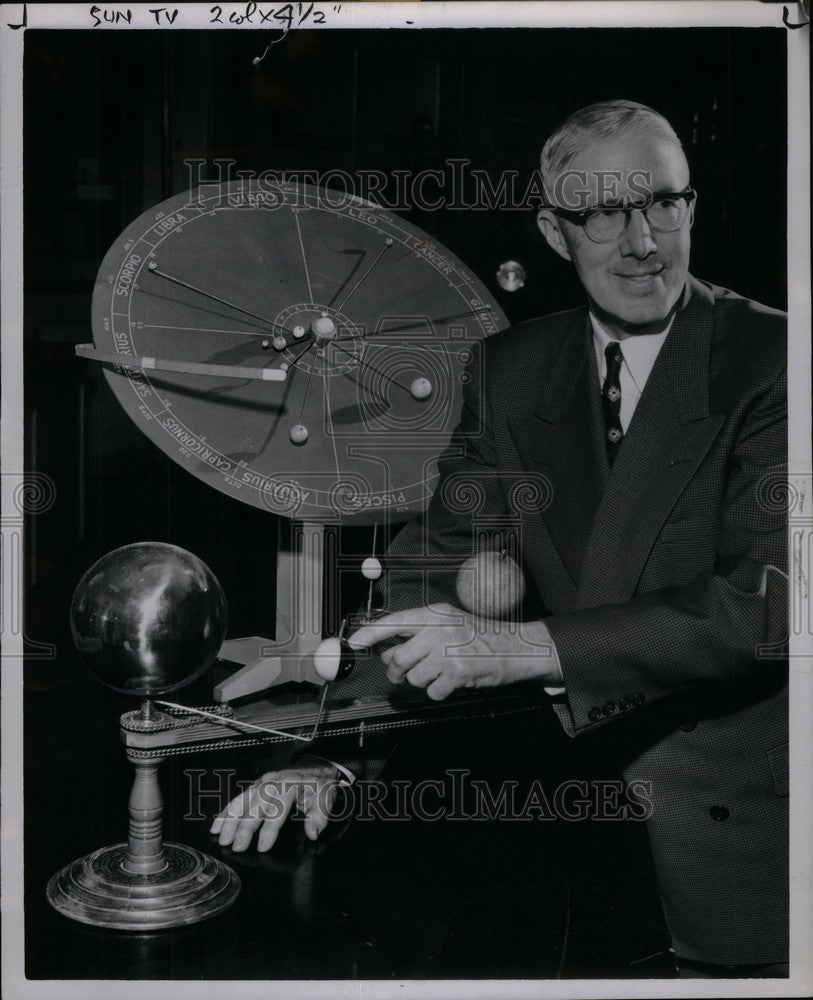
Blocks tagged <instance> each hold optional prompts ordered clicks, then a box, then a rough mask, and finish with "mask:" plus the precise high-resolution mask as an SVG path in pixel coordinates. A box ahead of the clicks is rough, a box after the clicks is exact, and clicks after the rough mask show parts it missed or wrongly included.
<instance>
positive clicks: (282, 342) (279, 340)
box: [274, 334, 288, 351]
mask: <svg viewBox="0 0 813 1000" xmlns="http://www.w3.org/2000/svg"><path fill="white" fill-rule="evenodd" d="M287 346H288V341H287V340H286V339H285V337H283V336H282V334H277V336H276V337H274V347H275V348H276V349H277V350H278V351H284V350H285V348H286V347H287Z"/></svg>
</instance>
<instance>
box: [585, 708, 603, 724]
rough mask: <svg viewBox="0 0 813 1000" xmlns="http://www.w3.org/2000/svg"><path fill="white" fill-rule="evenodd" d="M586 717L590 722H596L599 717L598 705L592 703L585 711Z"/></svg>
mask: <svg viewBox="0 0 813 1000" xmlns="http://www.w3.org/2000/svg"><path fill="white" fill-rule="evenodd" d="M587 718H588V719H589V720H590V721H591V722H598V720H599V719H600V718H601V709H600V708H599V707H598V705H593V707H592V708H591V709H590V711H589V712H588V713H587Z"/></svg>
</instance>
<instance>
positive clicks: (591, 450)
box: [508, 310, 609, 600]
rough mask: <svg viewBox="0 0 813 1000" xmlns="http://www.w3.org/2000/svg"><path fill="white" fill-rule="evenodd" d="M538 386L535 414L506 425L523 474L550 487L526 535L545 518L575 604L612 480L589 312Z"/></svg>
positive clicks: (523, 412)
mask: <svg viewBox="0 0 813 1000" xmlns="http://www.w3.org/2000/svg"><path fill="white" fill-rule="evenodd" d="M540 383H541V386H542V389H541V393H540V394H539V395H538V396H537V398H536V404H535V406H534V408H533V412H529V411H528V409H523V408H520V409H518V411H517V412H516V413H514V414H513V415H512V416H511V417H509V421H508V424H509V429H510V431H511V435H512V437H513V439H514V443H515V445H516V447H517V450H518V452H519V454H520V458H521V461H522V464H523V467H524V468H526V469H528V470H530V471H533V472H538V473H540V474H541V475H543V476H544V477H545V479H546V480H547V489H546V491H545V503H544V505H542V509H541V510H540V511H539V512H534V513H532V514H531V515H528V516H527V521H528V523H527V525H526V528H527V531H526V535H527V537H528V538H533V537H534V535H535V534H538V532H539V527H540V526H539V516H540V514H541V516H542V518H543V519H544V522H545V526H546V527H547V530H548V532H549V535H550V539H551V541H552V542H553V545H554V547H555V551H556V553H557V554H558V556H559V559H560V560H561V562H562V564H563V566H564V568H565V570H566V580H567V584H566V589H569V590H570V597H571V600H575V595H576V586H577V584H578V580H579V574H580V571H581V565H582V560H583V558H584V552H585V546H586V543H587V538H588V535H589V532H590V526H591V524H592V523H593V519H594V517H595V514H596V510H597V509H598V506H599V501H600V498H601V494H602V490H603V488H604V484H605V481H606V479H607V476H608V475H609V465H608V463H607V456H606V450H605V447H604V440H603V426H604V425H603V418H602V415H601V400H600V395H599V388H598V373H597V369H596V361H595V353H594V350H593V345H592V329H591V327H590V321H589V318H588V316H587V312H586V310H585V311H584V312H579V313H577V314H576V316H575V318H574V321H573V323H572V324H571V327H570V329H569V330H568V332H567V334H566V336H565V339H564V343H563V347H562V349H561V351H560V353H559V356H558V358H557V359H556V362H555V363H554V365H553V367H552V368H551V369H550V370H549V371H548V372H546V373H544V376H543V379H542V380H540ZM549 574H550V567H549V566H548V567H545V566H542V567H541V571H540V578H541V583H542V586H543V588H545V589H547V587H546V586H545V585H546V583H549V581H548V580H546V577H547V576H548V575H549ZM561 575H562V574H558V573H557V576H561ZM560 589H561V587H560Z"/></svg>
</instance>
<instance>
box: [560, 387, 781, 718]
mask: <svg viewBox="0 0 813 1000" xmlns="http://www.w3.org/2000/svg"><path fill="white" fill-rule="evenodd" d="M786 454H787V395H786V383H785V373H784V371H783V372H782V374H781V375H780V377H779V378H778V379H777V380H776V381H775V382H774V383H773V385H771V387H770V388H769V389H768V390H767V391H765V392H764V393H763V395H762V396H761V397H759V399H758V400H757V402H756V403H755V404H754V406H753V407H752V408H751V411H750V413H749V414H748V415H747V416H746V418H745V419H744V421H743V424H742V427H741V432H740V434H739V436H738V439H737V443H736V445H735V447H734V449H733V453H732V456H731V462H730V466H729V477H728V485H727V489H726V493H725V498H724V504H723V511H722V520H721V523H720V530H719V534H718V538H717V554H716V561H715V564H714V567H713V569H712V570H710V571H708V572H704V573H702V574H701V575H699V576H697V577H696V578H695V579H693V580H692V581H691V582H689V583H688V584H686V585H684V586H675V587H666V588H663V589H660V590H656V591H651V592H649V593H646V594H644V595H641V596H636V597H634V598H633V599H632V600H630V601H628V602H627V603H624V604H618V605H609V606H604V607H596V608H589V609H584V610H579V611H574V612H568V613H565V614H561V615H557V616H552V617H550V618H547V619H545V621H546V624H547V625H548V628H549V629H550V633H551V636H552V638H553V641H554V643H555V645H556V649H557V651H558V654H559V660H560V663H561V668H562V673H563V676H564V682H565V689H566V694H565V696H564V697H563V699H562V700H561V701H560V702H559V703H558V704H557V705H556V711H557V714H558V715H559V719H560V722H561V723H562V725H563V726H564V728H565V730H566V731H567V732H568V733H569V734H570V735H577V734H579V733H581V732H583V731H585V730H587V729H594V728H595V727H596V725H597V724H602V723H605V722H607V721H608V720H609V719H611V718H615V719H617V718H619V717H623V715H624V714H626V713H625V712H621V713H619V712H616V711H615V709H616V708H620V709H622V710H623V709H628V708H635V707H638V706H640V705H642V704H644V703H649V702H651V701H653V700H656V699H659V698H662V697H664V696H665V695H668V694H670V693H673V692H675V691H678V690H681V689H687V688H691V687H695V686H697V685H707V684H715V683H716V684H722V683H725V682H729V683H730V682H732V681H733V680H735V679H736V678H737V677H743V676H745V675H750V674H755V673H759V672H763V673H765V672H770V671H772V670H773V671H778V670H780V669H784V666H785V665H784V663H783V662H782V657H781V653H780V655H779V656H777V653H776V650H777V649H779V650H781V649H782V647H783V644H784V643H785V642H786V639H787V635H788V603H787V602H788V593H787V591H788V586H787V579H788V577H787V530H788V528H787V516H788V514H787V478H786V477H787V467H786V460H785V456H786ZM604 706H607V710H604Z"/></svg>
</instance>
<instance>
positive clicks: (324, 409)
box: [76, 179, 508, 524]
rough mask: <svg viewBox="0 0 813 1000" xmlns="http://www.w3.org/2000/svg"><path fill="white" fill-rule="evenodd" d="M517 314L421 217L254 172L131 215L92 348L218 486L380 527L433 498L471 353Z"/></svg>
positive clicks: (182, 454)
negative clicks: (415, 220)
mask: <svg viewBox="0 0 813 1000" xmlns="http://www.w3.org/2000/svg"><path fill="white" fill-rule="evenodd" d="M507 325H508V324H507V320H506V318H505V316H504V315H503V313H502V312H501V310H500V309H499V308H498V307H497V306H495V305H494V304H492V303H491V300H490V296H489V294H488V292H487V290H486V289H485V288H484V287H483V286H482V285H481V284H480V282H479V281H478V280H477V279H476V278H475V277H474V275H472V274H471V272H470V271H469V270H468V269H467V268H466V267H465V266H464V265H463V264H462V263H461V261H460V260H458V259H457V258H456V257H455V256H454V255H453V254H451V253H450V252H449V251H448V250H446V249H445V248H444V247H442V246H441V245H440V244H438V243H437V241H435V240H434V239H433V238H432V237H431V236H428V235H427V234H426V233H423V232H422V231H421V230H420V229H418V228H416V227H415V226H413V225H411V224H409V223H407V222H405V221H404V220H403V219H400V218H398V217H397V216H394V215H392V214H391V213H388V212H384V211H382V210H381V209H380V208H378V207H377V206H376V205H374V204H372V203H370V202H367V201H364V200H362V199H360V198H357V197H354V196H350V195H347V194H344V193H340V192H338V191H334V190H330V189H327V188H319V187H314V186H311V185H305V184H298V183H294V182H279V183H275V184H270V183H263V184H262V185H261V184H260V183H259V181H257V180H254V179H243V180H240V181H236V182H234V181H233V182H229V183H227V184H223V185H216V184H213V185H207V186H202V187H200V188H198V189H196V190H194V191H191V192H187V193H185V194H180V195H176V196H174V197H172V198H170V199H168V200H167V201H165V202H162V203H161V204H160V205H157V206H155V207H154V208H152V209H150V210H149V211H148V212H146V213H145V214H143V215H142V216H141V217H140V218H138V219H137V220H136V221H135V222H133V223H132V224H131V225H130V226H128V227H127V229H126V230H125V231H124V232H123V233H122V234H121V236H120V237H119V238H118V239H117V240H116V242H115V243H114V244H113V246H112V247H111V248H110V250H109V251H108V253H107V255H106V257H105V259H104V261H103V263H102V265H101V268H100V270H99V275H98V278H97V282H96V287H95V292H94V297H93V341H94V343H93V345H80V346H78V347H77V349H76V350H77V354H79V355H80V356H83V357H88V358H92V359H95V360H97V361H99V362H101V363H102V364H103V366H104V371H105V377H106V378H107V380H108V383H109V384H110V386H111V388H112V390H113V392H114V393H115V395H116V397H117V398H118V400H119V402H120V403H121V405H122V406H123V407H124V409H125V411H126V412H127V413H128V415H129V416H130V417H131V419H132V420H133V421H134V422H135V423H136V424H137V425H138V426H139V428H140V429H141V430H142V431H143V432H144V433H145V434H146V435H147V436H148V437H149V438H150V439H151V440H152V441H153V442H154V443H155V444H157V445H158V446H159V447H160V448H161V449H162V450H163V451H164V452H165V453H166V454H167V455H169V456H170V457H171V458H172V459H173V460H174V461H176V462H178V463H179V464H180V465H182V466H183V467H184V468H186V469H187V470H188V471H189V472H191V473H192V474H193V475H195V476H197V477H198V478H199V479H201V480H202V481H204V482H205V483H208V484H209V485H211V486H214V487H216V488H217V489H219V490H221V491H223V492H224V493H227V494H228V495H231V496H234V497H236V498H237V499H238V500H241V501H243V502H245V503H249V504H251V505H253V506H255V507H260V508H263V509H266V510H269V511H271V512H274V513H277V514H280V515H283V516H286V517H291V518H297V519H300V520H304V521H314V522H320V521H327V520H331V521H341V522H347V521H353V522H355V523H359V524H373V523H376V522H380V521H381V520H382V518H383V517H384V516H387V517H389V518H390V519H392V520H404V519H406V518H408V517H410V516H411V515H412V514H414V513H416V512H418V511H420V510H422V509H423V508H424V507H425V505H426V502H427V501H428V499H429V497H430V496H431V494H432V491H433V489H434V487H435V485H436V479H437V465H436V458H437V455H438V454H439V452H440V451H441V450H442V449H443V447H444V446H445V445H446V444H447V442H448V440H449V436H450V434H451V431H452V429H453V427H454V425H455V422H456V420H457V418H458V414H459V411H460V405H461V400H462V386H463V384H464V383H465V381H466V379H467V378H469V377H470V374H469V366H470V364H471V363H472V362H476V355H477V352H478V350H479V348H480V346H481V343H480V342H481V341H482V339H483V338H484V337H486V336H488V335H490V334H492V333H494V332H496V331H497V330H500V329H502V328H503V327H505V326H507Z"/></svg>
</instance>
